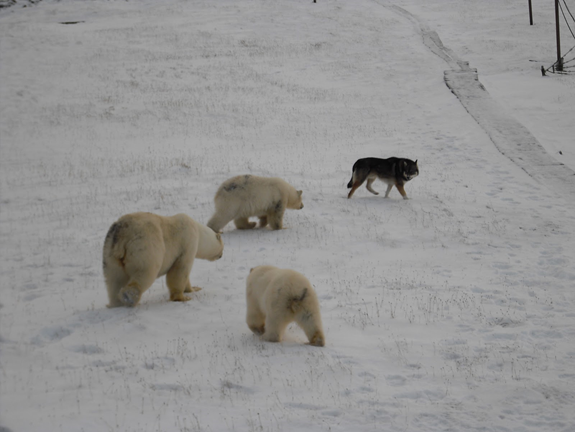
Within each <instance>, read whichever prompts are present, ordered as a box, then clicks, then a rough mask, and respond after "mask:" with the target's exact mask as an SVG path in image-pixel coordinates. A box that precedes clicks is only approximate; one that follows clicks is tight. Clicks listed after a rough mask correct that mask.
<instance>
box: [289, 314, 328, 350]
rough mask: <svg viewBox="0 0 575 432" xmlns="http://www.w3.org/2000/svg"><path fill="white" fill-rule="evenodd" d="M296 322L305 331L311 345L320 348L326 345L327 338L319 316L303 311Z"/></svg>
mask: <svg viewBox="0 0 575 432" xmlns="http://www.w3.org/2000/svg"><path fill="white" fill-rule="evenodd" d="M295 321H296V323H297V324H298V325H299V326H300V327H301V329H302V330H303V331H304V333H305V335H306V336H307V338H308V340H309V344H310V345H314V346H319V347H322V346H324V345H325V337H324V335H323V328H322V325H321V318H320V316H319V315H317V314H312V313H311V312H309V311H303V312H302V313H300V314H298V315H297V316H296V319H295Z"/></svg>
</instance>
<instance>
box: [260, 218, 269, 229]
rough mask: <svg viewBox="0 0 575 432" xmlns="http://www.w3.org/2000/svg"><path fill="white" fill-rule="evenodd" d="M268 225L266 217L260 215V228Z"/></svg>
mask: <svg viewBox="0 0 575 432" xmlns="http://www.w3.org/2000/svg"><path fill="white" fill-rule="evenodd" d="M267 225H268V217H267V216H266V215H264V216H260V228H265V227H266V226H267Z"/></svg>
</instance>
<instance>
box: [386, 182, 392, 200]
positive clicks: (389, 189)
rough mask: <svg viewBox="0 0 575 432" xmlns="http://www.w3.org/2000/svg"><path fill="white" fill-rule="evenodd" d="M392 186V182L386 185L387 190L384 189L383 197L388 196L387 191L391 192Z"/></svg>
mask: <svg viewBox="0 0 575 432" xmlns="http://www.w3.org/2000/svg"><path fill="white" fill-rule="evenodd" d="M392 187H393V183H392V184H388V185H387V190H386V191H385V198H387V197H389V193H390V192H391V188H392Z"/></svg>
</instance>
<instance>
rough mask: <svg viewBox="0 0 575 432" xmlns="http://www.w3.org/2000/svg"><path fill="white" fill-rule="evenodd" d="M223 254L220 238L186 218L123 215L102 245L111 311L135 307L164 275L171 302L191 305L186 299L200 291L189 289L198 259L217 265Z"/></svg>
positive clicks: (178, 216) (196, 288)
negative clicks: (191, 273) (214, 262)
mask: <svg viewBox="0 0 575 432" xmlns="http://www.w3.org/2000/svg"><path fill="white" fill-rule="evenodd" d="M223 250H224V243H223V241H222V239H221V236H220V234H217V233H215V232H214V231H213V230H211V229H210V228H208V227H207V226H205V225H202V224H200V223H198V222H196V221H195V220H193V219H192V218H190V217H189V216H187V215H185V214H177V215H175V216H169V217H166V216H159V215H156V214H153V213H131V214H127V215H124V216H122V217H121V218H120V219H118V220H117V221H116V222H114V224H113V225H112V226H111V227H110V229H109V230H108V234H107V235H106V240H105V241H104V253H103V267H104V277H105V280H106V286H107V288H108V297H109V299H110V303H109V304H108V307H111V308H112V307H118V306H130V307H132V306H136V305H137V304H138V302H139V301H140V297H141V296H142V294H143V293H144V292H145V291H146V290H147V289H148V288H149V287H150V286H151V285H152V283H153V282H154V281H155V280H156V279H157V278H159V277H160V276H163V275H166V284H167V285H168V290H169V291H170V300H172V301H187V300H190V298H189V297H187V296H185V295H184V293H185V292H186V293H189V292H193V291H198V290H200V289H201V288H198V287H192V285H191V284H190V279H189V275H190V271H191V270H192V265H193V263H194V258H201V259H206V260H209V261H215V260H217V259H220V258H221V257H222V253H223Z"/></svg>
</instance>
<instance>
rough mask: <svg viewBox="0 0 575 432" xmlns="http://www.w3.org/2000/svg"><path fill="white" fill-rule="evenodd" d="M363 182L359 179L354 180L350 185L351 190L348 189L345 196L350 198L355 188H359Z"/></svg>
mask: <svg viewBox="0 0 575 432" xmlns="http://www.w3.org/2000/svg"><path fill="white" fill-rule="evenodd" d="M362 183H363V182H360V181H356V182H355V183H354V184H353V186H352V187H351V190H350V191H349V193H348V194H347V198H348V199H349V198H351V197H352V195H353V193H354V192H355V191H356V190H357V188H359V187H360V186H361V184H362Z"/></svg>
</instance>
